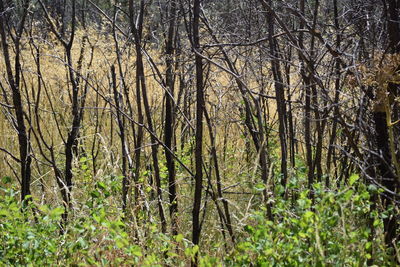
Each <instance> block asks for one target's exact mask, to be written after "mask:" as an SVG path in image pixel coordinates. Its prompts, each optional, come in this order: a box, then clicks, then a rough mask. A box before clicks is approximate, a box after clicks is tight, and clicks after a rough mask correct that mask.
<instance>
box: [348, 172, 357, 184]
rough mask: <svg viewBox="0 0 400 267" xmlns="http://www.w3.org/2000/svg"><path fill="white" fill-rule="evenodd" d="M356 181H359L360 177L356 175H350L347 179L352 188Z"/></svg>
mask: <svg viewBox="0 0 400 267" xmlns="http://www.w3.org/2000/svg"><path fill="white" fill-rule="evenodd" d="M358 179H360V176H359V175H358V174H352V175H351V176H350V178H349V184H350V186H352V185H353V184H354V183H355V182H356V181H357V180H358Z"/></svg>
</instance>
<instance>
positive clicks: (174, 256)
mask: <svg viewBox="0 0 400 267" xmlns="http://www.w3.org/2000/svg"><path fill="white" fill-rule="evenodd" d="M108 178H111V179H108ZM299 179H300V180H301V178H299ZM296 181H297V180H296ZM120 183H121V181H120V179H119V178H118V177H107V179H104V180H102V181H97V182H96V183H95V185H94V186H91V188H92V190H91V191H90V190H87V192H88V195H87V198H86V201H85V202H84V203H82V207H81V209H82V210H83V212H82V213H80V214H79V213H76V214H74V215H72V214H70V220H69V222H68V224H67V226H66V228H65V229H64V230H65V231H64V233H63V234H62V233H61V231H60V230H61V227H60V222H61V221H62V220H61V217H62V214H63V213H64V208H63V207H60V206H55V207H50V206H48V205H39V204H37V203H36V200H35V199H33V200H32V202H30V204H29V206H28V207H26V208H24V210H22V209H21V204H20V202H19V201H18V193H17V192H16V191H15V190H13V189H5V188H1V187H0V190H1V192H0V266H33V265H34V266H52V265H78V266H88V265H89V266H109V265H111V266H115V265H121V264H122V265H133V266H138V265H140V266H165V265H169V266H186V265H188V264H189V263H190V261H191V260H193V259H194V257H195V255H196V254H198V255H199V256H200V257H199V265H200V266H204V267H208V266H250V265H252V266H363V265H365V264H366V261H367V260H368V259H370V258H373V259H374V264H376V265H378V266H387V265H389V262H390V260H391V259H390V256H388V255H387V249H386V248H385V244H384V241H383V222H382V219H384V218H385V217H386V216H388V215H387V214H386V213H382V212H378V210H372V209H371V200H370V199H371V194H376V193H379V190H377V188H376V187H374V186H366V185H364V184H363V183H362V182H361V181H360V179H359V176H358V175H351V176H350V177H349V179H348V184H349V185H348V186H347V187H345V188H343V189H342V190H339V191H331V190H326V189H325V188H324V187H323V186H322V185H321V184H314V186H313V199H312V198H310V192H309V190H306V189H304V188H303V187H301V186H296V185H294V184H292V185H291V186H290V190H292V191H291V192H296V198H295V200H294V201H293V198H290V197H289V198H288V199H282V198H281V197H277V198H276V199H274V200H273V203H274V204H273V214H274V220H273V221H271V220H269V219H268V218H267V216H266V209H265V208H263V207H261V208H257V209H256V210H254V211H253V212H252V215H251V219H250V220H248V221H247V223H246V225H245V226H244V227H243V230H242V231H240V230H236V234H237V243H236V244H235V245H234V246H233V247H231V248H229V246H228V247H227V249H228V250H227V253H225V254H220V253H214V252H213V250H212V249H210V248H208V247H204V245H203V246H193V244H192V243H191V242H190V241H189V240H188V239H186V238H185V235H187V233H184V234H183V233H179V234H178V235H176V236H171V235H169V234H164V233H160V229H159V228H160V227H159V225H158V224H157V223H156V222H154V223H151V224H146V225H141V229H140V231H143V232H142V234H143V233H145V235H146V236H145V238H144V239H142V241H140V242H138V241H137V238H136V235H135V234H134V231H132V229H133V228H134V224H132V223H131V221H132V218H131V219H130V220H124V219H123V217H122V216H121V212H120V211H119V210H118V209H115V208H112V207H111V205H113V203H112V202H111V203H110V200H111V199H112V196H113V195H114V194H116V193H117V192H119V191H120ZM299 184H301V183H299ZM263 188H264V185H261V184H259V185H258V184H257V185H255V191H256V192H258V191H259V190H263ZM275 191H279V192H280V189H279V188H275ZM275 193H276V192H275ZM278 196H279V195H278ZM371 227H372V228H373V230H371ZM372 231H373V232H372ZM210 245H211V246H214V247H220V246H222V245H223V243H221V240H215V238H213V239H212V240H211V243H210ZM229 251H230V252H229Z"/></svg>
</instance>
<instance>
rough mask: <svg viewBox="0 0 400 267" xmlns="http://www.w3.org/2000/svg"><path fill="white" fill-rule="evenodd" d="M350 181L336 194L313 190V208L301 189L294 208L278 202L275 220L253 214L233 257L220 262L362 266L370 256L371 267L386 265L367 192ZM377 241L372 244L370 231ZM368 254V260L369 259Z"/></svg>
mask: <svg viewBox="0 0 400 267" xmlns="http://www.w3.org/2000/svg"><path fill="white" fill-rule="evenodd" d="M357 179H358V176H355V175H353V176H352V177H351V178H350V184H351V185H352V186H349V187H347V188H345V189H344V190H340V191H338V192H334V191H324V190H322V186H321V185H320V184H315V185H314V190H313V191H314V198H315V200H314V204H313V200H312V199H311V198H310V197H309V191H308V190H304V191H303V192H301V193H300V197H299V199H298V200H297V202H296V204H295V205H291V204H290V201H284V200H277V201H276V203H275V205H274V208H273V212H274V216H275V221H274V222H272V221H270V220H268V219H267V218H266V215H265V213H266V212H255V213H254V214H253V216H252V223H251V224H248V225H246V226H245V227H244V231H245V234H244V236H243V238H242V241H241V242H239V243H238V244H237V245H236V246H235V249H234V251H233V253H232V254H231V255H230V256H229V257H228V258H227V259H226V260H225V262H226V264H227V265H231V266H248V265H254V266H326V265H328V266H363V265H365V264H366V262H367V260H368V259H370V258H371V257H372V256H373V258H374V264H377V265H379V266H385V265H389V262H390V260H391V257H389V256H388V255H387V254H386V253H387V251H386V249H385V245H384V241H383V234H382V228H383V224H382V218H380V217H379V216H378V212H376V211H374V210H371V202H370V194H371V191H376V189H375V188H374V187H372V186H371V187H369V188H367V187H366V186H365V185H364V184H361V183H357V182H356V180H357ZM370 225H373V228H374V229H375V231H376V233H377V234H378V235H377V236H378V238H375V239H372V235H371V234H372V233H371V227H370ZM371 254H373V255H371Z"/></svg>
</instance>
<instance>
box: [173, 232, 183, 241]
mask: <svg viewBox="0 0 400 267" xmlns="http://www.w3.org/2000/svg"><path fill="white" fill-rule="evenodd" d="M183 237H184V236H183V235H182V234H178V235H176V236H175V237H174V238H175V241H176V242H181V241H182V240H183Z"/></svg>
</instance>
